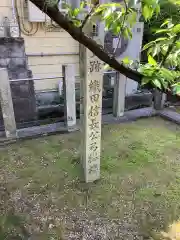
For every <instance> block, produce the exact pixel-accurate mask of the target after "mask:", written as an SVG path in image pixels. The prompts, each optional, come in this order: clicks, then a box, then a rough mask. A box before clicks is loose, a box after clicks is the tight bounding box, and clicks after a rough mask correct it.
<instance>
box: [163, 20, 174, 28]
mask: <svg viewBox="0 0 180 240" xmlns="http://www.w3.org/2000/svg"><path fill="white" fill-rule="evenodd" d="M171 21H172V19H166V20H165V21H164V22H163V24H161V27H164V26H165V25H168V24H169V23H170V22H171Z"/></svg>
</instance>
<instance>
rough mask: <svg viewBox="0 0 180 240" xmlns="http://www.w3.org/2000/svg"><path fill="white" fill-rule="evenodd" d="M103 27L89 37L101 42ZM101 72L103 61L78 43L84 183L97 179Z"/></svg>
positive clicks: (98, 176)
mask: <svg viewBox="0 0 180 240" xmlns="http://www.w3.org/2000/svg"><path fill="white" fill-rule="evenodd" d="M103 29H104V24H99V31H98V35H97V36H96V37H95V36H94V37H93V38H94V39H95V40H96V42H98V43H100V44H101V45H103V43H104V34H102V33H103V31H102V30H103ZM89 33H90V32H89ZM103 72H104V68H103V62H102V61H101V60H100V59H98V57H96V56H95V55H94V54H93V53H92V52H91V51H89V50H88V49H87V48H85V47H84V46H82V45H81V46H80V73H81V115H80V118H81V132H82V135H81V137H82V145H81V151H82V152H81V154H82V155H81V158H82V159H81V160H82V165H83V169H84V176H85V181H86V182H93V181H95V180H97V179H99V178H100V155H101V114H102V89H103Z"/></svg>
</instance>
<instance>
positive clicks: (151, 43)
mask: <svg viewBox="0 0 180 240" xmlns="http://www.w3.org/2000/svg"><path fill="white" fill-rule="evenodd" d="M154 43H155V42H154V41H151V42H149V43H147V44H146V45H144V47H143V51H144V50H146V49H148V48H149V47H151V46H152V45H153V44H154Z"/></svg>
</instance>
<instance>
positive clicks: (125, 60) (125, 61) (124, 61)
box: [122, 57, 133, 65]
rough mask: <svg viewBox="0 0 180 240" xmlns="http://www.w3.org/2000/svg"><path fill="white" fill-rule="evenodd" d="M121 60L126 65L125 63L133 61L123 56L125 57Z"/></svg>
mask: <svg viewBox="0 0 180 240" xmlns="http://www.w3.org/2000/svg"><path fill="white" fill-rule="evenodd" d="M122 62H123V63H124V64H126V65H127V64H132V63H133V61H132V60H130V59H129V57H125V58H123V60H122Z"/></svg>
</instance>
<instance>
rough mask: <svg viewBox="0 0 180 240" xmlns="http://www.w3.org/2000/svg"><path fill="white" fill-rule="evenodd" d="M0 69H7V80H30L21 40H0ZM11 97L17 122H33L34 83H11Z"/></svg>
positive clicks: (34, 115)
mask: <svg viewBox="0 0 180 240" xmlns="http://www.w3.org/2000/svg"><path fill="white" fill-rule="evenodd" d="M0 68H7V71H8V76H9V79H10V80H11V79H24V78H26V79H27V78H31V77H32V72H31V71H30V70H29V69H28V63H27V59H26V54H25V46H24V39H23V38H0ZM10 86H11V95H12V98H13V106H14V112H15V119H16V121H17V122H21V121H31V120H35V119H36V116H37V113H36V98H35V91H34V81H32V80H29V81H19V82H18V81H17V82H11V84H10ZM1 119H2V112H1V111H0V125H2V124H3V122H2V121H1Z"/></svg>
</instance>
